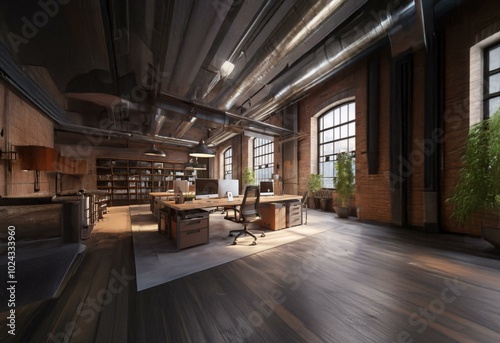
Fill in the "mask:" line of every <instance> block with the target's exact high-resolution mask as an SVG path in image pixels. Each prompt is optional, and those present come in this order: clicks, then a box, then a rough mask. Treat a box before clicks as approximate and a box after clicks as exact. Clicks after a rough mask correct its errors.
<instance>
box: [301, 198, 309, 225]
mask: <svg viewBox="0 0 500 343" xmlns="http://www.w3.org/2000/svg"><path fill="white" fill-rule="evenodd" d="M307 193H308V191H305V192H304V195H303V196H302V201H301V203H302V223H303V224H304V225H307ZM304 212H305V213H306V221H305V222H304Z"/></svg>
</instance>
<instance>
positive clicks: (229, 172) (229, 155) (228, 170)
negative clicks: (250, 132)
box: [224, 148, 233, 179]
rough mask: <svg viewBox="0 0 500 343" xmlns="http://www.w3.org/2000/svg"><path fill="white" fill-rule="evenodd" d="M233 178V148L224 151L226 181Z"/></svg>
mask: <svg viewBox="0 0 500 343" xmlns="http://www.w3.org/2000/svg"><path fill="white" fill-rule="evenodd" d="M232 178H233V148H228V149H227V150H226V151H224V179H232Z"/></svg>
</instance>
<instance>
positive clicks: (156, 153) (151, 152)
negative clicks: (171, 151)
mask: <svg viewBox="0 0 500 343" xmlns="http://www.w3.org/2000/svg"><path fill="white" fill-rule="evenodd" d="M144 155H146V156H157V157H165V156H167V154H165V151H163V150H160V149H158V148H156V146H155V145H154V144H153V147H152V148H151V149H148V150H146V151H144Z"/></svg>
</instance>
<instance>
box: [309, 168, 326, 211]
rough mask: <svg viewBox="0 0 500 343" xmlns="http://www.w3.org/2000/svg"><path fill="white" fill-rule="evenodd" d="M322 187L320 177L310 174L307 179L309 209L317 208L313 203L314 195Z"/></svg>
mask: <svg viewBox="0 0 500 343" xmlns="http://www.w3.org/2000/svg"><path fill="white" fill-rule="evenodd" d="M322 186H323V179H322V175H320V174H311V176H310V177H309V181H308V182H307V189H308V191H309V194H308V199H310V200H309V201H311V203H310V204H309V207H310V208H317V207H319V206H317V205H316V203H315V198H316V193H317V192H318V191H319V190H320V189H321V187H322Z"/></svg>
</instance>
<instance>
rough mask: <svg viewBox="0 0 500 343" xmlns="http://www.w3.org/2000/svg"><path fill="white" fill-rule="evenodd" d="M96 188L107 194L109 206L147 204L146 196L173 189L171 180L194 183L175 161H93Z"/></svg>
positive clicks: (190, 176) (112, 159) (104, 159)
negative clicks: (94, 162) (94, 164)
mask: <svg viewBox="0 0 500 343" xmlns="http://www.w3.org/2000/svg"><path fill="white" fill-rule="evenodd" d="M96 174H97V189H98V190H101V191H106V192H107V193H108V194H109V198H110V206H122V205H134V204H146V203H149V193H151V192H167V191H169V190H173V182H174V180H189V181H194V179H195V176H194V175H193V173H192V172H190V171H185V170H184V164H183V163H179V162H158V161H148V160H126V159H117V158H96Z"/></svg>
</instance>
